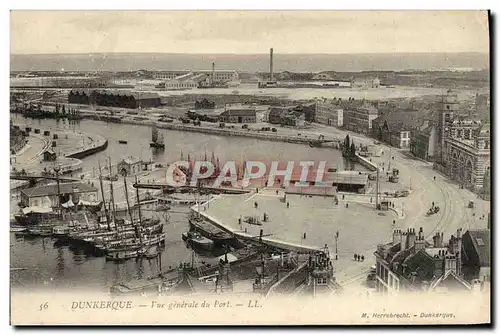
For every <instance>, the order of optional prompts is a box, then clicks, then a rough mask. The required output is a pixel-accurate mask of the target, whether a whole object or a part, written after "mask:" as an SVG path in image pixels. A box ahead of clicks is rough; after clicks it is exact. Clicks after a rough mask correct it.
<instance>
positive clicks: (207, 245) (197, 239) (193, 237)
mask: <svg viewBox="0 0 500 335" xmlns="http://www.w3.org/2000/svg"><path fill="white" fill-rule="evenodd" d="M182 239H183V240H184V241H186V242H187V243H192V244H193V245H195V246H197V247H200V248H203V249H205V250H212V249H213V247H214V242H213V241H212V240H210V239H208V238H206V237H203V236H201V234H200V233H198V232H194V231H188V232H185V233H182Z"/></svg>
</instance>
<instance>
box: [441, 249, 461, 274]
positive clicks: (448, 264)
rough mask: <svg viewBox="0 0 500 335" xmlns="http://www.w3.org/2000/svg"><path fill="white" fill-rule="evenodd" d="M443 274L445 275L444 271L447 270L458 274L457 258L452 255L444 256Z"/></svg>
mask: <svg viewBox="0 0 500 335" xmlns="http://www.w3.org/2000/svg"><path fill="white" fill-rule="evenodd" d="M444 257H445V258H444V272H445V273H446V271H448V270H452V271H454V272H455V273H456V274H458V272H457V265H458V264H457V257H456V256H455V255H453V254H450V253H448V254H446V255H445V256H444Z"/></svg>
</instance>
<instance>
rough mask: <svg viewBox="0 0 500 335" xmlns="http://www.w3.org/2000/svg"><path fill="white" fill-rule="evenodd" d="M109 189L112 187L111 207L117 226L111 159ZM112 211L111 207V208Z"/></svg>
mask: <svg viewBox="0 0 500 335" xmlns="http://www.w3.org/2000/svg"><path fill="white" fill-rule="evenodd" d="M109 182H110V184H109V187H110V190H111V205H110V206H113V207H112V208H113V222H115V225H116V217H115V215H116V208H115V197H114V194H113V193H114V192H113V177H112V176H111V157H110V158H109ZM110 209H111V207H110Z"/></svg>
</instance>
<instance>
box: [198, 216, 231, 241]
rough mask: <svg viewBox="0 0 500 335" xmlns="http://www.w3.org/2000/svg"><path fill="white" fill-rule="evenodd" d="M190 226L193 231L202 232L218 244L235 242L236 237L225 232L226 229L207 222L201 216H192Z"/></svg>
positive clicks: (202, 234)
mask: <svg viewBox="0 0 500 335" xmlns="http://www.w3.org/2000/svg"><path fill="white" fill-rule="evenodd" d="M188 221H189V227H190V228H191V230H192V231H196V232H198V233H200V235H201V236H203V237H206V238H208V239H210V240H212V241H213V242H214V244H215V245H216V246H223V245H230V244H232V243H233V242H234V240H235V238H234V237H233V236H232V235H231V234H229V233H227V232H225V231H224V230H222V229H220V228H217V227H216V226H214V225H213V224H211V223H210V222H207V221H205V220H203V219H201V218H194V217H193V218H190V219H189V220H188Z"/></svg>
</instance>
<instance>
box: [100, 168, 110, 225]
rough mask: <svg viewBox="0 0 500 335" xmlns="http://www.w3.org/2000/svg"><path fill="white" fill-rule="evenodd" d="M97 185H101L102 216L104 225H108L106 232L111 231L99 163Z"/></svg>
mask: <svg viewBox="0 0 500 335" xmlns="http://www.w3.org/2000/svg"><path fill="white" fill-rule="evenodd" d="M99 183H100V184H101V194H102V203H103V206H104V214H105V215H106V223H107V224H108V230H111V226H110V224H109V214H108V208H107V207H106V199H105V197H104V187H103V186H102V174H101V163H99Z"/></svg>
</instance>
